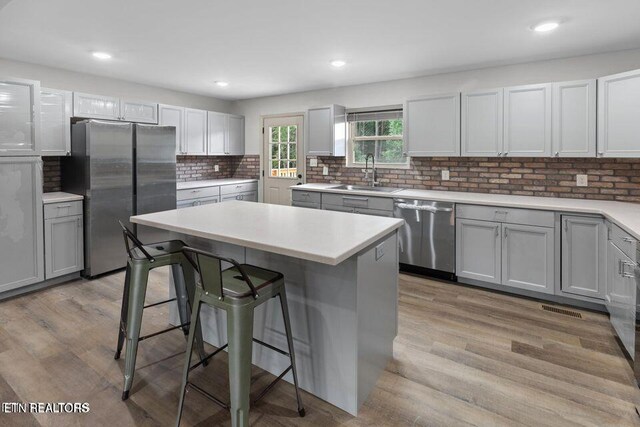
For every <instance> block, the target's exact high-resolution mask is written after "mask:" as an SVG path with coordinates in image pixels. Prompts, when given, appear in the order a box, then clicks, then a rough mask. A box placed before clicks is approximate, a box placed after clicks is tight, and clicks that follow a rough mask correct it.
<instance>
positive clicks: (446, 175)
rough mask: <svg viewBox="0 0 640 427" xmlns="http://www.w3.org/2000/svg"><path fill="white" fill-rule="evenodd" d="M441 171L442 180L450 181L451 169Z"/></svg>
mask: <svg viewBox="0 0 640 427" xmlns="http://www.w3.org/2000/svg"><path fill="white" fill-rule="evenodd" d="M440 172H441V175H442V180H443V181H449V171H448V170H442V171H440Z"/></svg>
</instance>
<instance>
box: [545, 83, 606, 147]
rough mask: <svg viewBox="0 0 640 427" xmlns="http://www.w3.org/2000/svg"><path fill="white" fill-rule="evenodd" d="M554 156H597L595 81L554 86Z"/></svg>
mask: <svg viewBox="0 0 640 427" xmlns="http://www.w3.org/2000/svg"><path fill="white" fill-rule="evenodd" d="M552 109H553V137H552V139H553V144H552V145H553V147H552V154H553V156H554V157H595V155H596V81H595V80H579V81H572V82H561V83H554V84H553V108H552Z"/></svg>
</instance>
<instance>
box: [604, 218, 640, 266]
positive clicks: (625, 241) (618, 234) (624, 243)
mask: <svg viewBox="0 0 640 427" xmlns="http://www.w3.org/2000/svg"><path fill="white" fill-rule="evenodd" d="M609 240H611V241H612V242H613V244H615V245H616V246H617V247H618V248H620V250H621V251H622V252H623V253H624V254H625V255H626V256H628V257H629V258H631V259H635V258H636V245H637V244H638V240H637V239H635V238H633V237H631V236H630V235H629V234H628V233H627V232H626V231H624V230H623V229H622V228H620V227H618V226H617V225H615V224H610V225H609Z"/></svg>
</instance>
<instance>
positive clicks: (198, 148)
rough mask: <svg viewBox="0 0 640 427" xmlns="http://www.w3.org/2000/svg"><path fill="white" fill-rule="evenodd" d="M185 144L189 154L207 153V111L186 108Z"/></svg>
mask: <svg viewBox="0 0 640 427" xmlns="http://www.w3.org/2000/svg"><path fill="white" fill-rule="evenodd" d="M184 127H185V132H184V135H185V145H186V147H187V154H189V155H206V154H207V112H206V111H204V110H194V109H191V108H185V110H184Z"/></svg>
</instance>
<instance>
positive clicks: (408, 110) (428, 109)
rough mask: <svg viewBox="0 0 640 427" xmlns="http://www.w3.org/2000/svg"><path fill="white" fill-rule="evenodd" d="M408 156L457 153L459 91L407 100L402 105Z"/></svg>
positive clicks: (458, 147)
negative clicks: (403, 105)
mask: <svg viewBox="0 0 640 427" xmlns="http://www.w3.org/2000/svg"><path fill="white" fill-rule="evenodd" d="M404 114H405V119H404V120H405V124H404V140H405V144H406V145H407V154H408V155H409V156H418V157H420V156H459V155H460V94H459V93H451V94H445V95H437V96H429V97H423V98H417V99H410V100H408V101H407V102H406V103H405V107H404Z"/></svg>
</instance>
